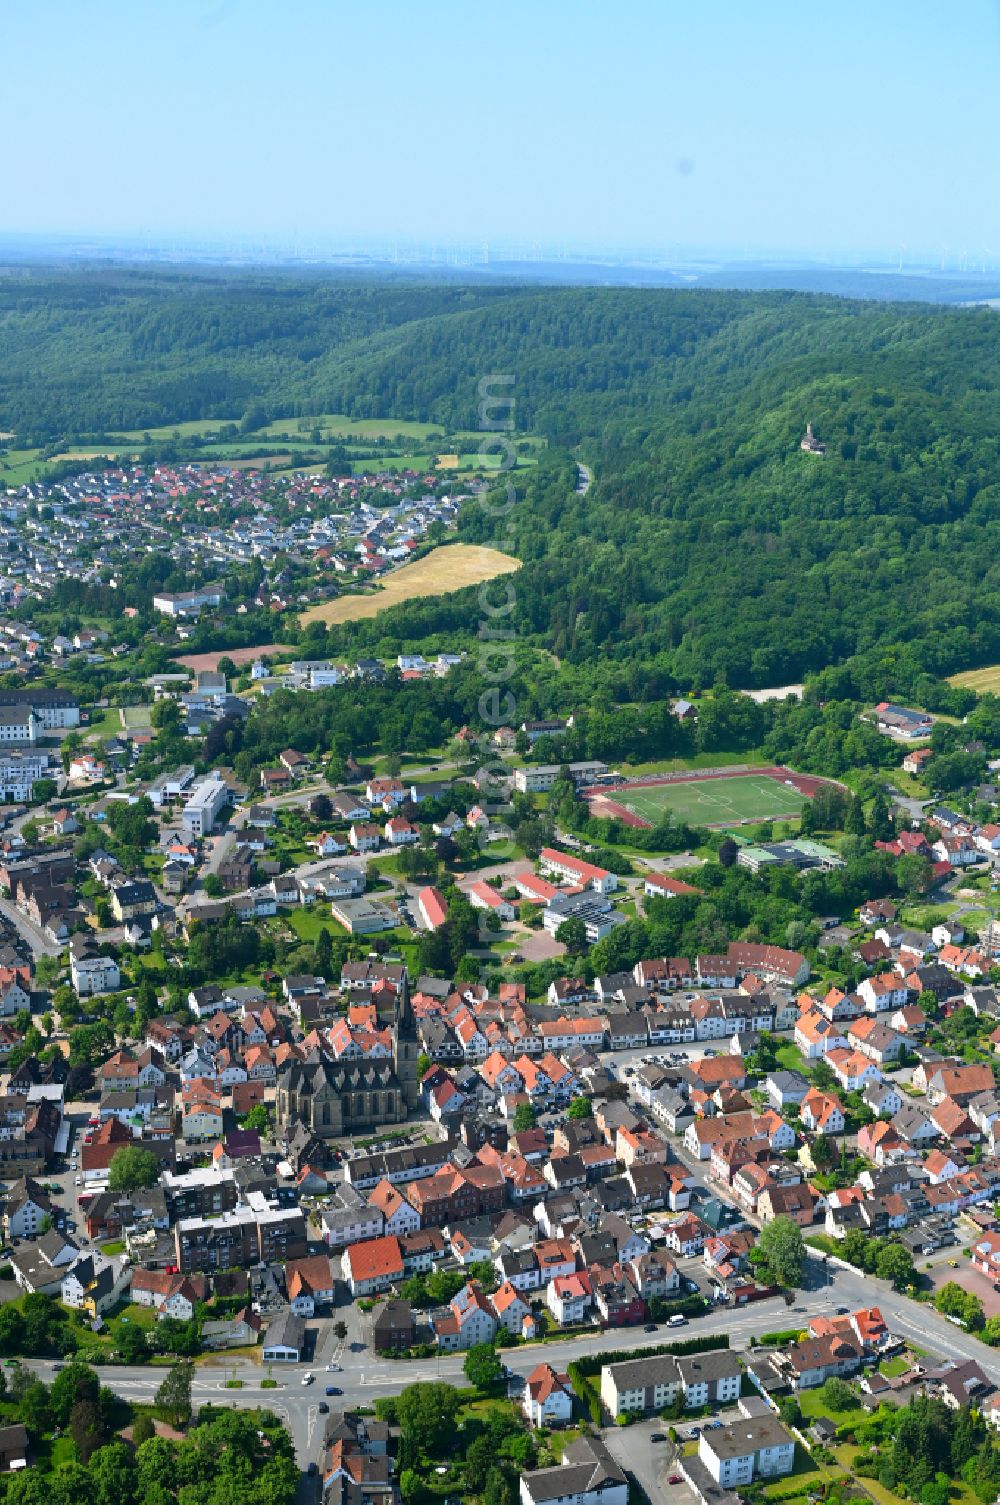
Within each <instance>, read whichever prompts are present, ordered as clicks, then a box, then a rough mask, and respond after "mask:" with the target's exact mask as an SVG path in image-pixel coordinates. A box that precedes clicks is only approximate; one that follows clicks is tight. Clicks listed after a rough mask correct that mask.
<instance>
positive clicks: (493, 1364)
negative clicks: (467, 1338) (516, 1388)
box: [462, 1343, 503, 1390]
mask: <svg viewBox="0 0 1000 1505" xmlns="http://www.w3.org/2000/svg"><path fill="white" fill-rule="evenodd" d="M462 1368H463V1370H464V1373H465V1378H466V1379H467V1380H468V1381H469V1384H470V1385H475V1387H476V1389H477V1390H493V1389H495V1388H496V1386H497V1385H499V1383H500V1381H501V1380H502V1379H503V1365H502V1364H501V1363H500V1360H499V1359H498V1358H497V1353H496V1349H495V1348H494V1347H493V1344H492V1343H474V1344H473V1345H472V1347H471V1348H470V1349H469V1351H468V1353H467V1354H466V1355H465V1363H464V1364H463V1366H462Z"/></svg>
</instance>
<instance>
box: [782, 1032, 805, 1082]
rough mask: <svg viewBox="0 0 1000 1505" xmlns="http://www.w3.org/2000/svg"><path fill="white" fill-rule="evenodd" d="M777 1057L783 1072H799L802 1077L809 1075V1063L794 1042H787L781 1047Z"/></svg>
mask: <svg viewBox="0 0 1000 1505" xmlns="http://www.w3.org/2000/svg"><path fill="white" fill-rule="evenodd" d="M775 1056H776V1059H777V1062H778V1065H779V1066H781V1067H782V1068H783V1070H785V1071H797V1072H799V1074H800V1075H801V1076H808V1075H809V1062H808V1061H807V1060H806V1058H805V1056H804V1055H803V1054H802V1052H801V1051H800V1050H799V1047H798V1046H797V1045H796V1044H795V1043H794V1042H793V1041H791V1040H786V1041H785V1042H784V1043H783V1044H781V1045H779V1046H778V1049H777V1051H776V1052H775Z"/></svg>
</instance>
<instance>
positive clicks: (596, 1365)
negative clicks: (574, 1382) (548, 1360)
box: [574, 1333, 729, 1378]
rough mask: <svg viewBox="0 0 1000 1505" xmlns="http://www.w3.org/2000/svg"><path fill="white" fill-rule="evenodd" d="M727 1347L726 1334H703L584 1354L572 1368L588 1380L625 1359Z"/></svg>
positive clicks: (678, 1354) (648, 1357)
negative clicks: (671, 1340) (667, 1341)
mask: <svg viewBox="0 0 1000 1505" xmlns="http://www.w3.org/2000/svg"><path fill="white" fill-rule="evenodd" d="M728 1347H729V1334H728V1333H705V1334H704V1335H703V1336H702V1337H700V1338H680V1339H678V1341H677V1342H675V1343H654V1344H652V1345H651V1346H650V1347H649V1348H639V1349H635V1348H613V1349H608V1351H607V1352H606V1353H592V1354H584V1355H582V1356H581V1357H580V1358H579V1359H577V1360H576V1361H575V1365H574V1367H575V1368H577V1369H579V1371H580V1373H581V1374H583V1375H585V1376H587V1377H588V1378H589V1377H590V1376H591V1375H594V1374H600V1372H601V1370H602V1369H603V1367H604V1365H605V1364H623V1363H624V1362H625V1360H626V1359H654V1358H657V1357H659V1355H660V1354H664V1353H671V1354H674V1355H675V1356H677V1357H679V1356H680V1355H681V1354H685V1353H708V1352H709V1351H710V1350H711V1349H713V1348H728Z"/></svg>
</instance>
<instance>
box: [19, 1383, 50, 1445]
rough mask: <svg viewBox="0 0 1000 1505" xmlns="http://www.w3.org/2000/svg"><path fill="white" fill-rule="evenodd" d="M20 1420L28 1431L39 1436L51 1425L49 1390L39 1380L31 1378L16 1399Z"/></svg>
mask: <svg viewBox="0 0 1000 1505" xmlns="http://www.w3.org/2000/svg"><path fill="white" fill-rule="evenodd" d="M18 1407H19V1409H20V1412H21V1420H22V1421H23V1422H24V1425H25V1426H26V1427H27V1428H28V1430H29V1431H30V1432H34V1433H35V1434H36V1436H40V1435H41V1433H42V1432H47V1431H48V1430H49V1428H50V1427H51V1425H52V1408H51V1406H50V1405H49V1392H48V1390H47V1389H46V1388H45V1386H44V1385H43V1384H42V1382H41V1381H40V1380H32V1382H31V1383H30V1384H29V1385H28V1386H27V1388H26V1389H25V1391H24V1393H23V1394H22V1395H21V1396H20V1397H19V1399H18Z"/></svg>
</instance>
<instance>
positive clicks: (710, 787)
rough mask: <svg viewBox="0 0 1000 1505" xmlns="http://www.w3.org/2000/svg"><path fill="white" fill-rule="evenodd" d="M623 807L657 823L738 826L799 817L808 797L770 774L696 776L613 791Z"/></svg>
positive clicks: (615, 801) (612, 795) (652, 822)
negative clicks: (672, 820)
mask: <svg viewBox="0 0 1000 1505" xmlns="http://www.w3.org/2000/svg"><path fill="white" fill-rule="evenodd" d="M609 794H610V797H611V798H612V799H613V801H614V803H615V804H617V805H624V807H625V808H626V809H627V810H630V811H632V813H633V814H634V815H638V816H639V818H640V819H641V820H647V821H649V822H650V824H651V825H654V826H655V825H656V824H657V822H658V821H660V820H662V819H663V817H664V816H665V815H667V814H670V815H673V816H674V817H675V819H677V820H679V821H687V822H688V823H689V824H691V825H693V826H719V825H730V824H732V825H735V824H738V823H739V822H741V821H752V820H775V819H778V818H779V817H782V816H791V815H797V814H798V813H799V811H800V810H801V809H802V806H803V804H804V803H805V796H804V795H802V794H800V793H799V791H798V790H797V789H793V788H792V787H791V786H790V785H788V784H783V783H781V782H779V780H778V779H773V778H771V776H770V775H769V774H765V773H751V774H745V775H743V776H741V777H734V778H731V779H730V778H721V779H690V780H684V781H681V782H678V783H676V784H653V785H649V786H648V787H646V788H639V789H615V790H611V791H609Z"/></svg>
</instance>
